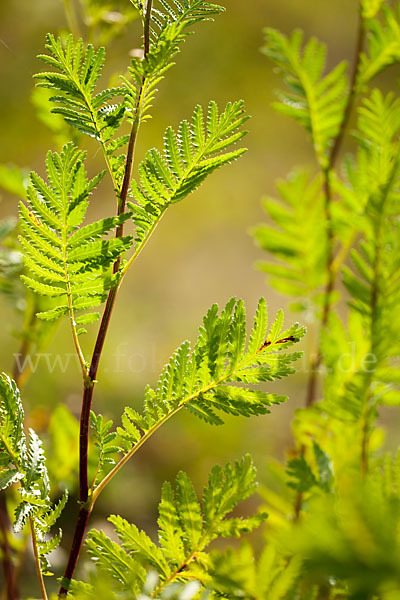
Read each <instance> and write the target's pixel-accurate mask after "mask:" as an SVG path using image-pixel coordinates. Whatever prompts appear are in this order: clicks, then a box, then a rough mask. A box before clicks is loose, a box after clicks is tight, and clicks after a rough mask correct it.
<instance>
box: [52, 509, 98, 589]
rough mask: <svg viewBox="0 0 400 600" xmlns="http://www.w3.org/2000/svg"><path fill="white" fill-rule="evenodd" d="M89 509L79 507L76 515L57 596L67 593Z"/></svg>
mask: <svg viewBox="0 0 400 600" xmlns="http://www.w3.org/2000/svg"><path fill="white" fill-rule="evenodd" d="M89 516H90V511H88V510H87V509H86V508H85V507H83V506H82V507H81V509H80V511H79V515H78V520H77V522H76V526H75V532H74V538H73V542H72V546H71V552H70V555H69V559H68V564H67V567H66V569H65V573H64V580H63V582H62V584H61V588H60V591H59V597H61V598H62V597H64V596H66V595H67V594H68V584H69V582H70V581H71V579H72V576H73V574H74V571H75V567H76V562H77V560H78V556H79V553H80V551H81V548H82V542H83V536H84V533H85V530H86V526H87V523H88V520H89Z"/></svg>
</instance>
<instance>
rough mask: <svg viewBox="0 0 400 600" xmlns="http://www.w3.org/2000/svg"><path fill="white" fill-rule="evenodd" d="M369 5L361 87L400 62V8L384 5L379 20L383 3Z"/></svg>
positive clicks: (366, 14)
mask: <svg viewBox="0 0 400 600" xmlns="http://www.w3.org/2000/svg"><path fill="white" fill-rule="evenodd" d="M369 4H370V5H371V6H367V7H366V9H365V12H364V14H365V16H366V17H367V20H366V27H367V32H368V35H367V41H368V47H367V51H366V53H363V54H362V55H361V64H360V70H359V76H358V82H359V84H360V85H363V84H364V85H365V84H367V83H368V82H369V81H370V80H371V79H372V78H373V77H374V76H375V75H377V74H378V73H379V72H380V71H382V70H383V69H385V68H386V67H387V66H389V65H391V64H393V63H397V62H399V61H400V6H399V5H397V6H396V8H393V9H392V8H390V7H389V6H387V5H386V4H384V5H383V6H382V7H381V13H380V14H381V18H378V16H377V14H376V13H377V12H378V10H377V9H379V8H380V5H381V4H383V2H370V3H369ZM374 5H375V6H374ZM368 17H369V18H368Z"/></svg>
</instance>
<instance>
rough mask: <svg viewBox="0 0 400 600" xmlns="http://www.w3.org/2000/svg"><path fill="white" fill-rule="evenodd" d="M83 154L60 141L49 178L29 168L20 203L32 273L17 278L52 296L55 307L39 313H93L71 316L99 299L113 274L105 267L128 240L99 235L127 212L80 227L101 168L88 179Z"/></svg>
mask: <svg viewBox="0 0 400 600" xmlns="http://www.w3.org/2000/svg"><path fill="white" fill-rule="evenodd" d="M84 157H85V153H84V152H82V151H80V150H78V149H77V148H76V147H75V146H74V145H73V144H67V145H66V146H64V148H63V150H62V152H61V154H57V153H51V152H49V153H48V155H47V160H46V169H47V177H48V183H46V182H45V181H43V179H41V177H39V176H38V175H37V174H36V173H32V174H31V185H30V187H29V188H28V200H27V205H25V204H23V203H21V205H20V224H21V230H22V235H21V238H20V240H21V244H22V248H23V251H24V261H25V264H26V266H27V267H28V269H29V270H30V274H31V275H30V276H27V275H23V276H22V279H23V281H24V283H25V284H26V285H27V286H28V287H29V288H30V289H32V290H33V291H34V292H36V293H38V294H42V295H44V296H50V297H53V298H55V306H54V308H52V309H50V310H48V311H46V312H40V313H38V317H39V318H41V319H46V320H52V319H57V318H59V317H61V316H63V315H64V314H67V313H69V314H70V317H71V318H72V319H73V321H74V322H76V323H79V319H81V323H83V322H90V321H92V320H94V319H95V318H97V316H98V315H97V313H91V316H90V317H89V316H87V315H86V316H85V317H78V319H77V321H75V314H76V313H77V312H79V311H81V310H85V309H89V308H93V307H95V306H97V305H99V304H101V303H102V302H103V301H104V299H105V293H106V292H107V290H108V289H109V287H110V286H111V285H112V284H113V282H114V281H115V280H116V276H113V275H112V274H111V273H110V272H109V270H108V267H110V265H111V264H112V263H113V262H114V261H115V260H116V259H117V258H118V257H119V256H120V255H121V253H122V252H124V251H125V250H126V249H128V248H129V246H130V245H131V241H132V238H131V237H129V236H126V237H122V238H118V239H117V238H112V239H104V237H103V236H104V234H105V233H107V232H109V231H112V230H114V229H115V228H116V227H117V226H118V225H120V224H122V223H123V222H124V221H125V220H126V219H128V218H129V216H130V215H129V213H127V214H125V215H121V216H119V217H111V218H107V219H102V220H100V221H98V222H97V223H92V224H90V225H87V226H84V227H81V224H82V221H83V219H84V217H85V213H86V210H87V207H88V199H89V196H90V194H91V192H92V191H93V189H94V188H95V187H96V185H97V184H98V183H99V181H100V180H101V178H102V176H103V174H104V173H103V172H102V173H100V174H99V175H97V176H96V177H94V178H93V179H91V180H88V179H87V177H86V172H85V168H84V164H83V161H84Z"/></svg>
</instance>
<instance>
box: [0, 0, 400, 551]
mask: <svg viewBox="0 0 400 600" xmlns="http://www.w3.org/2000/svg"><path fill="white" fill-rule="evenodd" d="M219 3H220V4H222V5H224V6H225V7H226V12H225V14H223V15H221V16H219V17H218V18H217V19H216V21H215V22H214V23H206V24H202V25H200V26H197V27H196V33H195V35H193V36H192V37H190V38H189V39H188V40H187V42H186V43H185V44H184V47H183V51H182V53H181V54H180V55H178V57H177V60H176V63H177V64H176V66H175V67H174V68H173V69H172V70H171V71H170V72H169V74H168V75H167V78H166V79H165V80H164V81H163V82H162V83H161V84H160V86H159V89H160V91H159V94H158V98H157V101H156V103H155V105H154V110H153V115H154V116H153V119H152V120H151V121H150V122H148V124H146V125H145V126H144V127H143V128H142V130H141V132H140V136H139V141H138V148H137V162H138V160H140V158H141V157H142V156H143V154H144V152H145V151H146V150H147V149H148V148H150V147H153V146H156V147H157V146H158V147H160V145H161V140H162V134H163V132H164V129H165V128H166V127H167V125H170V124H171V125H173V126H174V125H177V124H178V123H179V121H180V120H182V119H184V118H188V117H190V115H191V113H192V110H193V107H194V106H195V104H197V103H200V104H202V105H203V106H206V105H207V103H208V101H209V100H210V99H215V100H216V101H217V102H218V104H219V105H220V106H222V105H224V104H225V103H226V102H227V101H229V100H233V99H238V98H243V99H244V100H245V102H246V108H247V111H248V113H249V114H250V115H251V117H252V118H251V120H249V122H248V124H247V128H248V130H249V133H248V136H247V137H246V139H245V144H246V146H247V147H248V152H247V154H246V155H245V156H244V157H243V158H241V159H240V160H239V161H238V162H236V163H235V164H233V165H231V166H229V167H225V168H224V169H222V170H220V171H217V172H216V173H215V174H213V175H212V176H211V177H210V178H209V180H207V182H206V183H205V184H204V185H203V186H202V188H201V190H199V191H197V192H196V193H194V194H192V195H191V196H190V197H189V198H188V199H186V200H185V201H184V202H182V203H181V204H179V205H177V206H174V207H173V208H172V209H170V210H169V211H168V213H167V216H166V218H165V219H164V220H163V222H162V224H161V226H160V227H159V229H158V230H157V232H156V233H155V235H154V236H153V238H152V240H151V242H150V243H149V245H148V246H147V248H146V250H145V252H143V254H142V255H141V257H140V260H138V261H137V263H136V265H135V268H134V269H133V270H132V272H131V273H130V274H129V276H128V277H127V279H126V280H125V282H124V285H123V288H122V290H121V292H120V295H119V299H118V303H117V309H116V311H115V313H114V316H113V320H112V327H111V330H110V333H109V336H108V339H107V343H106V346H105V350H104V354H103V358H102V362H101V365H100V370H99V375H98V379H99V384H98V386H97V387H96V393H95V396H96V398H95V406H94V409H95V410H96V411H97V412H102V413H103V414H105V415H107V416H109V417H111V418H113V419H114V420H116V421H117V422H118V419H119V416H120V414H121V412H122V410H123V407H124V406H125V405H127V404H128V405H131V406H134V407H136V408H137V407H140V405H141V402H142V398H143V390H144V387H145V385H146V384H147V383H150V384H155V383H156V379H157V376H158V374H159V372H160V370H161V368H162V366H163V365H164V363H165V362H166V361H167V360H168V358H169V356H170V355H171V353H172V352H173V351H174V349H175V347H176V346H177V345H178V344H179V343H180V342H181V341H183V340H184V339H187V338H188V339H192V340H193V339H195V337H196V333H197V328H198V326H199V324H200V322H201V319H202V316H203V315H204V314H205V312H206V311H207V309H208V308H209V306H210V305H211V304H212V303H214V302H218V303H219V304H221V305H223V304H224V303H225V302H226V301H227V300H228V299H229V298H230V297H231V296H237V297H242V298H244V300H245V302H246V306H247V310H248V315H249V324H250V320H251V318H252V315H253V314H254V311H255V309H256V306H257V301H258V298H259V297H260V296H265V297H266V298H267V301H268V304H269V307H270V312H271V314H273V313H274V312H275V311H276V310H277V309H278V308H279V307H285V304H286V300H285V299H284V298H281V297H279V296H278V295H277V294H276V293H275V292H274V291H273V290H272V289H271V288H269V287H268V285H267V282H266V281H265V277H264V275H263V274H262V273H261V272H260V271H258V270H257V269H256V268H255V263H256V261H257V260H260V259H262V258H263V256H262V252H261V250H259V249H258V248H257V247H256V246H255V245H254V242H253V240H252V237H251V235H250V232H251V229H252V227H254V226H255V225H256V224H257V223H259V222H260V221H263V220H265V217H264V214H263V212H262V209H261V206H260V200H261V198H262V196H263V195H265V194H273V193H274V185H275V180H276V179H277V178H280V177H284V176H285V175H286V174H287V172H288V171H290V170H291V169H292V168H293V167H295V166H299V165H300V166H308V167H309V168H310V169H315V165H314V160H313V155H312V149H311V147H310V145H309V143H308V140H307V139H306V137H305V135H304V133H303V131H302V130H301V129H300V128H299V127H298V126H297V125H296V124H294V123H292V122H291V121H289V120H288V119H286V118H285V117H283V116H280V115H277V114H275V113H274V111H273V110H272V108H271V106H270V104H271V101H272V100H273V95H274V89H275V88H276V87H277V86H278V85H279V80H278V79H277V77H276V75H275V74H274V73H273V70H272V67H271V65H270V64H269V63H268V61H267V59H266V58H265V57H264V56H263V55H262V54H261V53H260V51H259V48H260V46H261V45H262V41H263V40H262V28H263V27H264V26H272V27H277V28H279V29H281V30H282V31H284V32H287V33H289V32H290V31H292V30H293V29H294V28H296V27H300V28H302V29H303V30H305V32H306V35H307V36H308V35H316V36H317V37H318V38H319V39H321V40H322V41H324V42H326V43H327V44H328V47H329V54H328V62H329V64H330V65H333V64H336V63H337V62H338V61H339V60H341V59H343V58H349V59H350V60H351V59H352V56H353V48H354V43H355V40H354V38H355V31H356V23H357V6H358V2H356V0H336V2H328V0H318V1H317V2H315V1H310V0H279V2H278V1H277V0H247V1H243V0H220V2H219ZM127 4H128V0H127ZM65 27H66V20H65V13H64V6H63V3H62V1H61V0H35V2H28V1H27V0H1V2H0V82H1V84H0V115H1V127H0V163H6V164H16V165H18V166H20V167H24V168H26V169H27V170H29V169H31V168H33V169H35V170H37V171H38V172H39V173H43V162H44V157H45V153H46V151H47V150H48V148H51V147H53V148H54V140H53V137H52V135H51V134H50V133H49V131H48V130H47V129H46V127H45V126H44V125H43V123H42V122H41V121H40V120H39V119H38V118H37V116H36V112H35V108H34V106H33V105H32V102H31V95H32V90H33V80H32V75H33V74H34V73H35V72H36V71H38V70H40V69H41V68H42V66H41V64H40V63H39V61H37V59H36V58H35V57H36V55H37V54H39V53H40V52H42V51H43V46H44V38H45V34H46V32H48V31H49V32H55V33H56V32H58V31H60V30H62V29H63V28H65ZM139 43H140V24H139V22H133V23H131V24H130V25H129V26H128V27H127V29H126V30H125V32H124V35H122V36H120V37H119V38H117V39H115V40H114V41H113V42H112V43H111V44H110V45H109V46H108V51H107V57H108V58H107V63H106V69H105V75H104V82H105V84H107V78H108V77H109V75H110V73H113V72H115V71H119V72H123V71H124V70H125V68H126V64H127V61H128V60H129V59H128V54H129V51H130V50H132V49H133V48H135V47H137V46H138V45H139ZM393 76H394V73H393V71H392V72H391V74H390V77H393ZM84 143H85V146H86V148H87V150H88V165H89V172H90V173H91V174H94V173H95V172H97V171H98V170H100V169H102V168H103V164H102V158H101V155H100V153H99V151H98V149H97V147H96V146H95V144H94V143H91V142H90V140H89V142H84ZM111 192H112V190H111V188H110V187H108V186H107V184H106V183H102V184H101V186H100V188H99V191H98V193H96V195H95V196H94V197H93V200H92V207H91V216H93V217H101V216H106V215H107V216H108V215H109V214H112V213H114V208H115V207H114V200H113V197H112V193H111ZM16 213H17V202H16V199H15V198H14V197H13V196H12V195H8V194H7V193H5V192H0V218H3V217H6V216H9V215H15V214H16ZM0 302H1V305H0V315H1V317H0V318H1V327H0V368H1V370H4V371H9V370H10V369H11V365H12V362H13V353H15V352H17V351H18V341H17V340H16V339H15V337H14V336H13V331H14V330H15V329H16V328H18V326H19V323H18V319H17V318H16V316H15V312H14V311H13V309H12V307H10V306H9V305H7V303H4V302H3V301H2V300H0ZM296 318H297V317H296V315H293V314H291V313H290V311H287V312H286V322H287V323H289V324H290V323H291V322H293V321H294V320H296ZM307 325H308V326H309V328H310V334H309V336H307V340H306V342H305V343H304V345H303V346H304V350H305V351H306V353H307V352H308V351H309V348H308V347H307V345H312V340H313V324H312V323H307ZM94 335H95V327H93V326H90V329H89V333H88V335H86V336H85V338H84V340H83V346H84V348H85V350H86V353H87V355H89V353H90V352H91V349H92V346H93V342H94ZM45 352H46V353H47V354H48V355H49V356H50V359H49V360H50V362H51V361H52V357H53V358H54V356H55V355H56V354H59V356H60V360H61V361H62V363H63V364H64V365H65V363H66V362H67V361H68V355H71V354H72V353H73V346H72V340H71V335H70V331H69V329H68V327H67V324H66V323H63V324H61V325H60V326H59V327H58V329H57V330H56V331H55V333H54V335H53V337H52V339H51V341H50V344H49V346H48V347H47V348H46V350H45ZM46 360H47V359H41V360H39V363H38V368H37V370H36V372H35V373H34V375H33V376H32V377H31V379H30V380H29V382H28V384H27V386H26V387H25V390H24V403H25V405H26V406H27V407H29V410H28V412H29V423H30V424H32V425H33V426H34V427H35V428H36V429H37V430H38V431H39V433H42V435H43V436H44V437H46V436H47V435H48V429H49V414H50V412H51V410H52V409H54V407H55V406H56V405H57V404H59V403H62V404H66V405H67V406H68V408H69V409H70V411H71V412H72V413H73V414H74V415H76V416H78V415H79V410H80V400H81V384H80V373H79V369H78V366H77V364H76V363H75V362H74V360H73V359H72V358H71V359H70V363H69V366H68V367H67V368H66V369H62V368H60V366H58V367H56V368H54V369H53V371H52V372H49V368H48V364H46ZM306 364H307V361H304V363H300V364H299V372H298V373H297V374H296V375H295V376H292V377H290V378H289V379H287V380H286V381H283V382H281V383H279V384H278V385H276V386H275V387H276V389H279V391H280V392H282V393H287V394H288V395H289V397H290V399H289V402H288V403H287V404H286V405H285V406H281V407H277V408H274V409H273V412H272V414H271V415H268V416H266V417H259V418H253V419H250V420H244V419H227V423H226V425H225V426H223V427H220V428H211V427H210V426H207V425H204V424H202V423H201V422H200V421H198V420H197V419H195V418H194V417H193V416H191V415H190V414H188V413H187V414H186V413H181V414H179V415H178V416H177V417H175V419H174V420H173V421H171V422H170V423H168V424H167V425H166V426H164V427H163V428H162V429H161V430H160V431H159V432H158V433H157V434H156V436H155V437H154V439H152V441H151V442H150V443H148V444H147V446H146V447H144V448H143V449H142V450H141V451H140V453H139V454H138V455H137V457H136V459H135V461H134V463H132V464H130V465H128V466H127V467H126V469H125V471H123V472H122V473H120V474H119V476H118V477H117V478H116V479H115V480H114V482H113V484H112V485H111V486H110V487H109V488H108V489H107V490H106V491H105V493H104V496H103V497H102V499H101V500H100V501H99V503H98V505H97V507H96V511H95V515H94V516H93V519H92V524H93V525H100V526H104V518H105V517H106V516H107V514H109V513H110V512H119V513H120V514H122V515H123V516H125V517H126V518H128V519H131V520H134V521H135V522H136V523H138V524H139V525H140V526H142V527H145V528H146V529H147V531H149V532H150V533H151V532H152V531H153V530H154V522H155V514H156V507H157V502H158V499H159V492H160V487H161V484H162V482H163V481H164V479H166V478H173V477H174V476H175V475H176V473H177V471H179V470H180V469H184V470H186V471H187V472H188V473H189V475H190V476H191V477H192V478H193V480H194V482H195V484H196V486H197V487H198V488H200V487H201V485H202V484H203V483H204V482H205V480H206V477H207V472H208V471H209V469H210V468H211V466H212V465H213V464H214V463H215V462H218V463H220V464H222V463H224V462H226V461H227V460H229V459H234V458H237V457H239V456H241V455H242V454H243V453H245V452H250V453H251V454H252V455H253V457H254V459H255V463H256V465H257V468H258V471H259V478H260V481H261V482H264V483H265V482H266V481H267V480H268V469H267V464H268V462H269V461H270V460H272V459H274V460H275V459H282V458H283V456H284V454H285V452H286V450H287V449H288V448H290V445H291V434H290V420H291V417H292V415H293V411H294V410H295V408H296V407H297V406H300V405H301V404H302V402H303V398H304V384H305V380H306ZM390 418H391V419H393V415H391V417H390ZM61 421H62V419H61ZM65 427H66V428H67V427H73V424H71V423H70V422H69V420H68V422H67V418H66V421H65ZM76 442H77V440H76ZM389 443H390V440H389ZM75 451H76V447H75V448H71V456H73V454H74V452H75ZM52 458H53V468H57V456H53V457H52ZM54 463H55V464H54ZM73 514H74V506H73V502H71V503H70V508H69V510H68V511H67V512H66V516H65V517H64V523H63V528H64V534H65V538H66V540H68V538H69V537H70V535H71V533H72V532H71V528H72V525H71V523H72V515H73ZM61 559H62V556H61Z"/></svg>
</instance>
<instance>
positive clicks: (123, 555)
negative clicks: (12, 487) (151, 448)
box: [87, 456, 266, 597]
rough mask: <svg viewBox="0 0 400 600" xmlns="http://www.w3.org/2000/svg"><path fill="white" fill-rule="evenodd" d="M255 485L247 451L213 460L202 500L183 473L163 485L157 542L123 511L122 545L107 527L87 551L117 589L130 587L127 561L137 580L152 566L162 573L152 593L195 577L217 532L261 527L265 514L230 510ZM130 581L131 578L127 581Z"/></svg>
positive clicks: (117, 520) (118, 525) (116, 521)
mask: <svg viewBox="0 0 400 600" xmlns="http://www.w3.org/2000/svg"><path fill="white" fill-rule="evenodd" d="M255 488H256V483H255V469H254V466H253V463H252V461H251V459H250V457H249V456H246V457H245V458H243V459H242V460H241V461H237V462H236V463H234V464H230V463H228V464H227V465H226V466H225V468H224V469H221V468H220V467H219V466H215V467H214V468H213V470H212V472H211V474H210V476H209V481H208V485H207V486H206V487H205V488H204V490H203V502H202V504H200V502H199V501H198V499H197V497H196V494H195V491H194V488H193V484H192V482H191V481H190V479H189V477H188V476H187V475H186V474H185V473H182V472H181V473H179V474H178V476H177V478H176V484H175V490H174V489H173V487H172V486H171V484H170V483H168V482H167V483H165V484H164V486H163V489H162V496H161V502H160V506H159V519H158V524H159V544H160V545H157V544H155V543H154V542H153V541H152V540H151V539H150V538H149V537H148V536H147V534H145V533H144V532H143V531H139V529H138V528H137V527H136V526H135V525H133V524H130V523H128V522H127V521H126V520H125V519H123V518H121V517H119V516H111V517H110V519H109V520H110V521H111V523H112V524H113V525H114V527H115V530H116V533H117V535H118V537H119V540H120V542H121V546H122V548H121V546H118V545H116V544H115V543H114V542H111V540H109V539H108V538H107V536H105V535H104V533H103V532H100V531H96V530H92V531H91V532H90V533H89V536H88V541H87V547H88V551H89V554H90V555H91V556H92V558H94V559H95V560H96V563H97V564H98V565H99V566H100V567H101V569H102V570H103V571H105V572H106V573H107V574H109V575H110V576H111V577H112V578H113V580H114V581H115V583H116V587H117V589H125V590H126V591H128V589H130V588H129V587H128V586H127V582H126V579H125V578H126V565H127V564H128V563H132V562H133V566H132V567H131V573H137V577H136V581H135V582H134V585H136V586H140V585H141V584H142V583H143V580H142V577H143V568H149V567H151V568H152V569H154V570H155V571H156V572H157V573H158V576H159V584H158V587H157V589H156V590H155V591H154V592H153V594H152V597H158V594H160V593H161V591H162V590H163V589H164V587H165V586H166V585H169V584H171V583H173V582H175V581H180V582H184V581H188V580H190V579H191V569H192V568H193V567H196V565H197V563H198V565H203V564H204V559H205V556H206V555H205V552H206V548H207V546H208V545H209V544H210V543H211V542H212V541H213V540H214V539H216V538H218V537H227V536H230V535H240V533H242V532H244V531H251V530H253V529H254V528H256V527H258V526H259V525H260V524H261V523H262V522H263V521H264V520H265V518H266V515H265V514H261V513H260V514H259V515H255V516H252V517H249V518H246V519H245V518H243V519H241V518H232V517H230V516H229V514H230V513H231V512H232V510H233V509H234V508H235V507H236V506H237V504H238V503H240V502H241V501H242V500H244V499H246V498H247V497H249V496H250V495H251V494H252V493H253V492H254V491H255ZM129 585H132V582H131V581H130V582H129Z"/></svg>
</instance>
